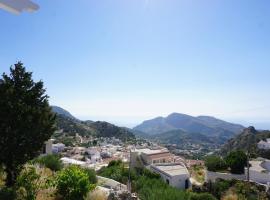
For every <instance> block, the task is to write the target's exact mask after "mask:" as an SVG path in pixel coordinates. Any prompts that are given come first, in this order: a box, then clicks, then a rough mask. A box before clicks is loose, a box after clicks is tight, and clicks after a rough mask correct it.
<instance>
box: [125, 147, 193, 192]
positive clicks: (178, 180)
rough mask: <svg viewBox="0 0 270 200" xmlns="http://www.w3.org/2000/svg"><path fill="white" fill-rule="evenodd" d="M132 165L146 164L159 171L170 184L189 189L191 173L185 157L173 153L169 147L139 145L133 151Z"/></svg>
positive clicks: (154, 170) (149, 167)
mask: <svg viewBox="0 0 270 200" xmlns="http://www.w3.org/2000/svg"><path fill="white" fill-rule="evenodd" d="M130 162H131V167H138V166H142V165H143V166H144V167H146V168H148V169H150V170H151V171H153V172H155V173H158V174H159V175H160V176H161V178H162V179H163V180H164V181H165V182H166V183H168V184H169V185H171V186H173V187H176V188H181V189H187V188H189V187H190V180H189V178H190V174H189V171H188V169H187V167H186V165H185V161H184V159H183V158H181V157H178V156H175V155H173V154H171V153H170V152H169V151H168V150H167V149H165V148H161V147H157V148H152V149H151V148H144V147H141V148H140V147H137V148H134V149H133V150H132V151H131V157H130Z"/></svg>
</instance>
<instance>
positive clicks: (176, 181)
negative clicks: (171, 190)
mask: <svg viewBox="0 0 270 200" xmlns="http://www.w3.org/2000/svg"><path fill="white" fill-rule="evenodd" d="M150 170H151V171H153V172H156V173H158V174H159V175H160V176H161V178H162V179H163V180H164V182H166V183H168V184H169V185H170V186H172V187H175V188H179V189H187V188H188V187H190V181H189V174H188V173H187V174H181V175H174V176H169V175H167V174H166V173H162V172H161V171H159V170H156V169H155V168H154V167H150ZM186 182H187V183H186ZM186 184H188V187H186Z"/></svg>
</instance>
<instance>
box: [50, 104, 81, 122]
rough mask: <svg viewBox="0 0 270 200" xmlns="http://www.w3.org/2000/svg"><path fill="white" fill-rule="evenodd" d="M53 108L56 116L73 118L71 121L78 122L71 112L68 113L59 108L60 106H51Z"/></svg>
mask: <svg viewBox="0 0 270 200" xmlns="http://www.w3.org/2000/svg"><path fill="white" fill-rule="evenodd" d="M51 108H52V111H53V112H55V113H56V114H58V115H64V116H66V117H68V118H71V119H76V120H78V119H77V118H76V117H74V116H73V115H72V114H71V113H70V112H68V111H67V110H65V109H63V108H61V107H59V106H51Z"/></svg>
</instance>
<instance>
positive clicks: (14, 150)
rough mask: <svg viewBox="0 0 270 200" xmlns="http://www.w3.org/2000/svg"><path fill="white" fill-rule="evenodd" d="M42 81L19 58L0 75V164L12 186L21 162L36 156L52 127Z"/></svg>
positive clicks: (51, 114)
mask: <svg viewBox="0 0 270 200" xmlns="http://www.w3.org/2000/svg"><path fill="white" fill-rule="evenodd" d="M54 124H55V116H54V114H53V113H52V111H51V108H50V106H49V103H48V96H47V95H46V94H45V89H44V87H43V82H42V81H38V82H34V81H33V79H32V73H31V72H27V71H26V70H25V67H24V66H23V64H22V63H21V62H18V63H17V64H15V65H14V66H13V67H11V68H10V75H7V74H5V73H3V75H2V79H0V164H1V165H3V166H4V169H5V171H6V173H7V178H6V185H7V186H13V185H14V183H15V181H16V177H17V175H18V173H19V172H20V170H21V168H22V166H23V164H25V163H26V162H27V161H28V160H31V159H33V158H34V157H35V156H37V155H38V154H39V153H40V151H41V149H42V147H43V145H44V142H45V141H46V140H48V139H49V138H50V137H51V135H52V134H53V132H54V130H55V125H54Z"/></svg>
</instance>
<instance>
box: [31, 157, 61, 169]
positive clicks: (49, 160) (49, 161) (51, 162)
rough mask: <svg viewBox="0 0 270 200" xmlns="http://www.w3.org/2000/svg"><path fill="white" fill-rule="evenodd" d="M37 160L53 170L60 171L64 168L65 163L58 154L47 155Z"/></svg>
mask: <svg viewBox="0 0 270 200" xmlns="http://www.w3.org/2000/svg"><path fill="white" fill-rule="evenodd" d="M35 162H37V163H39V164H41V165H44V166H45V167H47V168H49V169H51V170H52V171H59V170H61V169H62V168H63V163H62V162H61V160H60V157H59V156H58V155H53V154H51V155H46V156H43V157H40V158H38V159H37V160H36V161H35Z"/></svg>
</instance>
